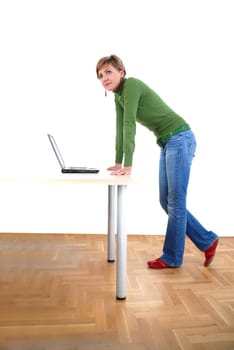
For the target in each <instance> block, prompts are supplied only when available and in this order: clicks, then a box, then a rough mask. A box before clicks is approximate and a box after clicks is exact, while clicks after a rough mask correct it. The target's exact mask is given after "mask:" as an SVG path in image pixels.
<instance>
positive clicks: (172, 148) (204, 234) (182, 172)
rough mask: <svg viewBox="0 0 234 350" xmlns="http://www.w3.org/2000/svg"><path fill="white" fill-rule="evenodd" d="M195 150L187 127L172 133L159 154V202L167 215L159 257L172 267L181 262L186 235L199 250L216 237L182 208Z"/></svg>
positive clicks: (194, 143)
mask: <svg viewBox="0 0 234 350" xmlns="http://www.w3.org/2000/svg"><path fill="white" fill-rule="evenodd" d="M195 151H196V139H195V136H194V134H193V132H192V130H187V131H183V132H181V133H179V134H177V135H174V136H172V137H171V138H170V139H169V140H168V141H167V143H166V144H165V145H164V146H163V147H162V148H161V153H160V166H159V195H160V204H161V206H162V208H163V209H164V210H165V211H166V213H167V215H168V223H167V230H166V236H165V241H164V246H163V255H162V256H161V259H162V260H163V261H164V262H165V263H166V264H168V265H170V266H173V267H176V266H180V265H182V263H183V255H184V246H185V236H186V235H187V236H188V237H189V238H190V239H191V240H192V242H193V243H194V244H195V245H196V246H197V248H198V249H200V250H201V251H205V250H206V249H208V248H209V247H210V246H211V245H212V243H213V242H214V241H215V240H216V239H217V238H218V236H217V235H216V234H215V233H214V232H212V231H207V230H206V229H205V228H204V227H203V226H202V225H201V224H200V223H199V221H198V220H197V219H196V218H195V217H194V216H193V215H192V214H191V213H190V212H189V211H188V210H187V208H186V197H187V187H188V183H189V176H190V169H191V164H192V160H193V157H194V155H195Z"/></svg>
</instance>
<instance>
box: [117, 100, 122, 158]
mask: <svg viewBox="0 0 234 350" xmlns="http://www.w3.org/2000/svg"><path fill="white" fill-rule="evenodd" d="M115 110H116V137H115V162H116V163H119V164H122V162H123V108H122V106H121V104H120V102H119V101H118V100H117V98H115Z"/></svg>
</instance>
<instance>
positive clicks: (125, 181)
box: [0, 171, 140, 185]
mask: <svg viewBox="0 0 234 350" xmlns="http://www.w3.org/2000/svg"><path fill="white" fill-rule="evenodd" d="M0 182H15V183H17V182H31V183H33V182H35V183H45V184H53V183H55V184H59V183H61V184H63V183H64V184H67V183H70V184H105V185H130V184H136V183H139V182H140V181H139V179H138V178H136V177H135V176H133V175H131V176H112V175H110V173H109V172H107V171H100V172H99V173H98V174H62V173H60V174H59V173H58V174H51V173H50V174H28V175H26V174H24V175H22V176H17V177H14V176H7V177H4V178H0Z"/></svg>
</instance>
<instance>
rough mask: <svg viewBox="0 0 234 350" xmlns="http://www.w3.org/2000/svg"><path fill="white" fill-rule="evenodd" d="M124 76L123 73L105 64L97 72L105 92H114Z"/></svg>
mask: <svg viewBox="0 0 234 350" xmlns="http://www.w3.org/2000/svg"><path fill="white" fill-rule="evenodd" d="M124 75H125V73H124V71H122V70H121V71H119V70H118V69H116V68H114V67H113V66H112V65H111V64H105V65H104V66H103V67H101V68H100V69H99V72H98V78H99V80H100V81H101V83H102V85H103V86H104V88H105V90H107V91H115V90H116V89H117V88H118V86H119V84H120V82H121V79H122V78H123V77H124Z"/></svg>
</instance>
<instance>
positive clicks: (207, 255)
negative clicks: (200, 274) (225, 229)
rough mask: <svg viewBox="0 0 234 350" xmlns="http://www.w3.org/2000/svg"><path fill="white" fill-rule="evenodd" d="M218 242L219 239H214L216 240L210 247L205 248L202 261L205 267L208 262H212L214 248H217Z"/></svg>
mask: <svg viewBox="0 0 234 350" xmlns="http://www.w3.org/2000/svg"><path fill="white" fill-rule="evenodd" d="M218 242H219V240H218V239H216V241H215V242H214V243H213V244H212V245H211V246H210V248H208V249H206V250H205V252H204V253H205V258H206V260H205V262H204V266H205V267H207V266H209V265H210V263H211V262H212V260H213V259H214V257H215V251H216V248H217V245H218Z"/></svg>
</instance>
